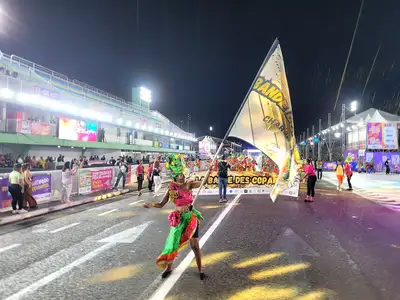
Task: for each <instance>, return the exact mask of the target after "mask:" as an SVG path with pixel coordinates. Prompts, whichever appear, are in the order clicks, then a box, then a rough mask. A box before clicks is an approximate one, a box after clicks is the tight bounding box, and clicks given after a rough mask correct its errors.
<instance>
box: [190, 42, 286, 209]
mask: <svg viewBox="0 0 400 300" xmlns="http://www.w3.org/2000/svg"><path fill="white" fill-rule="evenodd" d="M278 45H279V40H278V39H277V38H276V39H275V41H274V43H273V44H272V46H271V48H270V49H269V51H268V53H267V55H266V56H265V59H264V61H263V63H262V64H261V67H260V69H259V70H258V72H257V75H256V77H255V78H254V80H253V82H252V84H251V86H250V88H249V90H248V91H247V94H246V96H245V97H244V99H243V101H242V104H241V105H240V108H239V110H238V111H237V112H236V115H235V117H234V118H233V120H232V122H231V125H230V126H229V129H228V130H227V131H226V133H225V136H224V138H223V139H222V141H221V144H220V145H219V147H218V150H217V152H216V153H215V155H214V158H213V160H212V162H211V165H210V168H208V170H207V173H206V175H205V176H204V178H203V180H202V181H201V185H200V187H199V189H198V191H197V193H196V196H195V197H194V199H193V203H192V205H194V203H195V202H196V200H197V198H198V196H199V194H200V191H201V189H202V188H203V186H204V184H205V183H206V181H207V178H208V176H209V175H210V172H211V169H212V167H213V166H214V164H215V161H216V160H217V156H218V154H219V152H220V151H221V149H222V147H223V145H224V143H225V140H226V139H227V138H228V136H229V133H230V132H231V130H232V128H233V126H234V125H235V123H236V120H237V118H238V117H239V114H240V112H241V111H242V109H243V106H244V105H245V103H246V99H247V98H248V97H249V95H250V93H251V90H252V88H253V86H254V84H255V83H256V80H257V78H258V77H259V76H260V73H261V71H262V70H263V69H264V66H265V64H266V63H267V61H268V59H269V58H270V57H271V55H272V53H273V52H274V51H275V49H276V47H277V46H278Z"/></svg>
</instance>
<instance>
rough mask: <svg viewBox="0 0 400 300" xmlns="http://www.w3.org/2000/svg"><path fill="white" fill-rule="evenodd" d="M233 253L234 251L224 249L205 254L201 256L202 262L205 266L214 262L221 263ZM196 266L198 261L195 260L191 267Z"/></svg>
mask: <svg viewBox="0 0 400 300" xmlns="http://www.w3.org/2000/svg"><path fill="white" fill-rule="evenodd" d="M232 253H233V252H232V251H224V252H217V253H212V254H208V255H205V256H203V257H202V258H201V264H204V265H205V266H210V265H212V264H216V263H220V262H221V261H224V260H225V259H226V258H228V257H229V256H231V255H232ZM196 266H197V265H196V262H195V261H194V260H193V262H192V263H191V264H190V267H192V268H194V267H196Z"/></svg>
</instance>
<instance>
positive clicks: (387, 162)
mask: <svg viewBox="0 0 400 300" xmlns="http://www.w3.org/2000/svg"><path fill="white" fill-rule="evenodd" d="M385 168H386V175H389V174H390V164H389V159H386V161H385Z"/></svg>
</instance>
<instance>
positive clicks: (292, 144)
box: [229, 40, 300, 201]
mask: <svg viewBox="0 0 400 300" xmlns="http://www.w3.org/2000/svg"><path fill="white" fill-rule="evenodd" d="M229 136H231V137H237V138H240V139H242V140H244V141H246V142H248V143H250V144H252V145H254V146H255V147H257V148H258V149H259V150H260V151H262V152H263V153H265V154H266V155H268V156H269V157H270V158H271V159H272V160H273V161H274V162H275V163H276V164H277V166H278V167H279V175H278V178H277V180H276V183H275V185H274V187H273V189H272V192H271V194H270V196H271V199H272V201H275V200H276V198H277V196H278V195H279V194H287V195H291V196H296V197H297V195H298V190H297V192H293V188H294V187H295V186H297V189H298V184H297V183H298V178H297V166H298V162H299V161H300V156H299V152H298V149H297V147H296V140H295V135H294V123H293V113H292V104H291V101H290V93H289V86H288V82H287V78H286V72H285V65H284V62H283V55H282V51H281V47H280V45H279V42H278V40H276V41H275V42H274V44H273V45H272V47H271V49H270V51H269V53H268V55H267V57H266V59H265V61H264V63H263V65H262V67H261V69H260V71H259V74H258V76H257V78H256V80H255V81H254V83H253V86H252V88H251V91H250V93H249V94H248V97H247V98H246V99H245V100H244V105H243V106H242V108H241V111H240V112H239V115H238V117H237V119H236V122H235V123H234V125H233V127H232V129H231V131H230V133H229ZM288 189H291V192H290V193H284V192H285V191H287V190H288Z"/></svg>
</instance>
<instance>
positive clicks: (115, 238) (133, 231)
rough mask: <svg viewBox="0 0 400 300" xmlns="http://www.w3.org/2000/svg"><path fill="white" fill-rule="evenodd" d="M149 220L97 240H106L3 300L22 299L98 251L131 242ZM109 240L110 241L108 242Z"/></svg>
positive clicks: (98, 252) (92, 256)
mask: <svg viewBox="0 0 400 300" xmlns="http://www.w3.org/2000/svg"><path fill="white" fill-rule="evenodd" d="M150 223H151V222H146V223H143V224H141V225H139V226H136V227H134V228H130V229H128V230H125V231H122V232H120V233H117V234H114V235H112V236H109V237H108V238H106V239H103V240H101V241H99V242H103V241H104V242H106V243H107V244H104V245H103V246H101V247H99V248H96V249H94V250H93V251H91V252H89V253H87V254H86V255H84V256H82V257H81V258H78V259H77V260H75V261H73V262H72V263H70V264H69V265H66V266H64V267H62V268H60V269H58V270H57V271H55V272H53V273H50V274H49V275H47V276H45V277H43V278H42V279H39V280H38V281H36V282H34V283H33V284H31V285H29V286H27V287H26V288H24V289H21V290H20V291H19V292H17V293H15V294H13V295H11V296H9V297H8V298H6V299H4V300H20V299H23V298H25V297H26V296H27V294H32V293H33V292H35V291H36V290H38V289H40V288H41V287H43V286H45V285H47V284H49V283H50V282H52V281H53V280H55V279H57V278H59V277H61V276H62V275H64V274H66V273H68V272H69V271H71V270H72V269H73V268H75V267H77V266H79V265H81V264H83V263H85V262H86V261H88V260H91V259H93V258H94V257H96V256H97V255H99V254H100V253H102V252H104V251H106V250H108V249H110V248H113V247H115V246H116V245H118V243H133V242H134V241H135V240H136V239H137V238H138V237H139V236H140V235H141V234H142V233H143V231H144V230H145V229H146V228H147V226H148V225H149V224H150ZM109 241H111V242H109Z"/></svg>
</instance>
